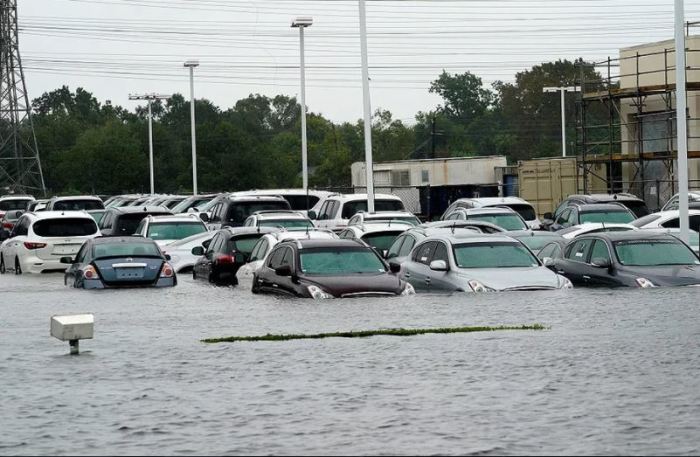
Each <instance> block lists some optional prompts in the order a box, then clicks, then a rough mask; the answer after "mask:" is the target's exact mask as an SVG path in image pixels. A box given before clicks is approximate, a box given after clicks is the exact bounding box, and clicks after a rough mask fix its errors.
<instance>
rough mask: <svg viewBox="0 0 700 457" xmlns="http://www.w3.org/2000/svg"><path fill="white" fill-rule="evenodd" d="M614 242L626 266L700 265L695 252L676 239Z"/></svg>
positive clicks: (616, 250)
mask: <svg viewBox="0 0 700 457" xmlns="http://www.w3.org/2000/svg"><path fill="white" fill-rule="evenodd" d="M614 244H615V252H617V257H618V258H619V259H620V263H621V264H623V265H625V266H630V267H653V266H661V265H700V259H698V257H697V256H696V255H695V253H694V252H693V251H691V250H690V249H688V247H687V246H686V245H684V244H683V243H681V242H680V241H676V240H653V239H651V240H630V241H617V242H615V243H614Z"/></svg>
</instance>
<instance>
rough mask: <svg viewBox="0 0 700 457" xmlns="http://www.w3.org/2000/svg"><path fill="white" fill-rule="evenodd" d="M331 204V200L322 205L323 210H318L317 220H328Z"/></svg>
mask: <svg viewBox="0 0 700 457" xmlns="http://www.w3.org/2000/svg"><path fill="white" fill-rule="evenodd" d="M330 204H331V201H330V200H326V201H325V202H323V204H322V205H321V209H319V210H318V215H317V219H328V207H329V206H330Z"/></svg>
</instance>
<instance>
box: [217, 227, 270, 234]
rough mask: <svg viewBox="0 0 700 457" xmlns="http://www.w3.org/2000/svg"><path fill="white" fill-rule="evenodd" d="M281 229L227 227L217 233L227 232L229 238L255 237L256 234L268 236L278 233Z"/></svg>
mask: <svg viewBox="0 0 700 457" xmlns="http://www.w3.org/2000/svg"><path fill="white" fill-rule="evenodd" d="M278 231H279V229H276V228H274V227H225V228H222V229H221V230H218V231H217V233H219V232H225V233H226V234H227V235H229V236H236V235H255V234H258V233H260V234H262V235H266V234H268V233H275V232H278Z"/></svg>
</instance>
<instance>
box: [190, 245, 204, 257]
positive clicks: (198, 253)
mask: <svg viewBox="0 0 700 457" xmlns="http://www.w3.org/2000/svg"><path fill="white" fill-rule="evenodd" d="M192 255H196V256H197V257H201V256H203V255H204V247H203V246H196V247H193V248H192Z"/></svg>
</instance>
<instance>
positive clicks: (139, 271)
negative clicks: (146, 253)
mask: <svg viewBox="0 0 700 457" xmlns="http://www.w3.org/2000/svg"><path fill="white" fill-rule="evenodd" d="M143 271H144V270H143V268H121V269H117V270H116V273H117V279H142V278H143Z"/></svg>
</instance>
